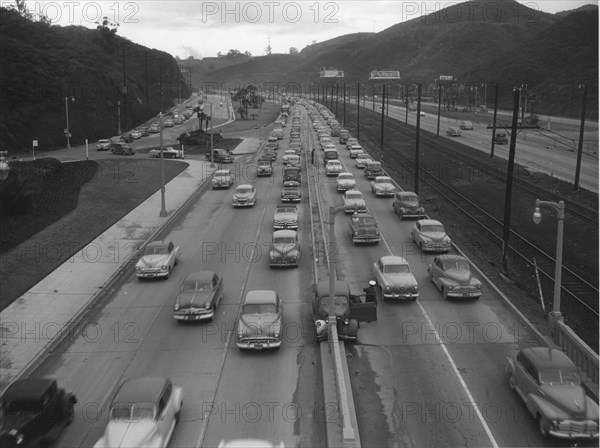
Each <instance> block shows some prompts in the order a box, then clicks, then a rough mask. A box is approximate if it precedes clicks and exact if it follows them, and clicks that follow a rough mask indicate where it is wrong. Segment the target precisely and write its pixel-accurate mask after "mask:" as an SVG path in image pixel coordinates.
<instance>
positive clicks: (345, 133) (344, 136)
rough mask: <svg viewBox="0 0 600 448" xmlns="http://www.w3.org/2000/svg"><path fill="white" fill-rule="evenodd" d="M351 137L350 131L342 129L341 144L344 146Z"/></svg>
mask: <svg viewBox="0 0 600 448" xmlns="http://www.w3.org/2000/svg"><path fill="white" fill-rule="evenodd" d="M349 137H350V131H348V129H340V135H339V138H338V140H339V142H340V143H341V144H342V145H343V144H345V143H346V142H347V141H348V138H349Z"/></svg>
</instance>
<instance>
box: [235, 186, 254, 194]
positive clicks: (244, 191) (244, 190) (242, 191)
mask: <svg viewBox="0 0 600 448" xmlns="http://www.w3.org/2000/svg"><path fill="white" fill-rule="evenodd" d="M236 193H240V194H248V193H252V188H250V187H244V188H238V189H237V190H236Z"/></svg>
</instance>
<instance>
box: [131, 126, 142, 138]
mask: <svg viewBox="0 0 600 448" xmlns="http://www.w3.org/2000/svg"><path fill="white" fill-rule="evenodd" d="M131 136H132V137H133V138H134V139H136V140H137V139H140V138H142V131H140V130H139V129H134V130H133V131H131Z"/></svg>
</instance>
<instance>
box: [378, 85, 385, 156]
mask: <svg viewBox="0 0 600 448" xmlns="http://www.w3.org/2000/svg"><path fill="white" fill-rule="evenodd" d="M384 123H385V84H384V85H383V94H382V96H381V136H380V144H379V150H380V152H381V154H380V156H379V158H380V160H381V161H382V162H383V134H384V131H383V130H384Z"/></svg>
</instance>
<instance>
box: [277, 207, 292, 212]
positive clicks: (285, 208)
mask: <svg viewBox="0 0 600 448" xmlns="http://www.w3.org/2000/svg"><path fill="white" fill-rule="evenodd" d="M276 213H296V207H277V211H276Z"/></svg>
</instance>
